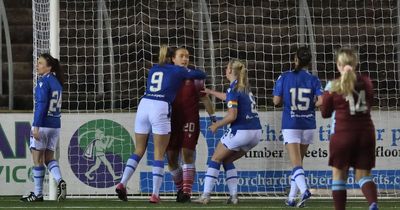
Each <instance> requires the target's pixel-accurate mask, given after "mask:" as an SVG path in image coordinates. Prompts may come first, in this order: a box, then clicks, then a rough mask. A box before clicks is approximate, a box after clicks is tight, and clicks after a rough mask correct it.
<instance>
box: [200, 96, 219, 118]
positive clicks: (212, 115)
mask: <svg viewBox="0 0 400 210" xmlns="http://www.w3.org/2000/svg"><path fill="white" fill-rule="evenodd" d="M200 101H201V102H202V103H203V105H204V107H205V108H206V112H207V113H208V115H209V116H210V121H211V122H216V121H217V117H216V116H215V110H214V107H213V105H212V102H211V100H210V97H208V96H207V95H204V96H202V97H200Z"/></svg>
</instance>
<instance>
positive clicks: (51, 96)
mask: <svg viewBox="0 0 400 210" xmlns="http://www.w3.org/2000/svg"><path fill="white" fill-rule="evenodd" d="M61 96H62V86H61V84H60V83H59V82H58V80H57V78H56V77H55V76H54V74H53V73H48V74H46V75H43V76H41V77H39V79H38V80H37V83H36V87H35V108H34V109H35V110H34V115H33V126H34V127H46V128H60V127H61V122H60V121H61V120H60V118H61Z"/></svg>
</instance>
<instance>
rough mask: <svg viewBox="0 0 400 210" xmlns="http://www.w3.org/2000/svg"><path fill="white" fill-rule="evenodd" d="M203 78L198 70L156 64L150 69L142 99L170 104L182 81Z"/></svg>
mask: <svg viewBox="0 0 400 210" xmlns="http://www.w3.org/2000/svg"><path fill="white" fill-rule="evenodd" d="M205 78H206V74H205V73H204V72H203V71H200V70H192V69H188V68H185V67H181V66H176V65H170V64H164V65H158V64H156V65H154V66H153V67H152V68H151V69H150V72H149V77H148V78H147V85H146V92H145V95H144V96H143V97H144V98H149V99H153V100H159V101H166V102H168V103H172V102H173V101H174V99H175V96H176V94H177V92H178V89H179V88H180V87H181V86H182V82H183V80H185V79H205Z"/></svg>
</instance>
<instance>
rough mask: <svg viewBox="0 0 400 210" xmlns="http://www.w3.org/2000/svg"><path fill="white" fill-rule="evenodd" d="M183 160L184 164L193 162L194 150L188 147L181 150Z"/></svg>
mask: <svg viewBox="0 0 400 210" xmlns="http://www.w3.org/2000/svg"><path fill="white" fill-rule="evenodd" d="M182 157H183V162H184V163H186V164H191V163H193V162H194V151H193V150H189V149H184V150H183V152H182Z"/></svg>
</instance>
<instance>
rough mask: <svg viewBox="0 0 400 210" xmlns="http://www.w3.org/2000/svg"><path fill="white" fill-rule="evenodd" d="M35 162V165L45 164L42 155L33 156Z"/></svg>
mask: <svg viewBox="0 0 400 210" xmlns="http://www.w3.org/2000/svg"><path fill="white" fill-rule="evenodd" d="M33 164H34V165H35V166H43V165H44V161H43V158H41V157H33Z"/></svg>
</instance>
